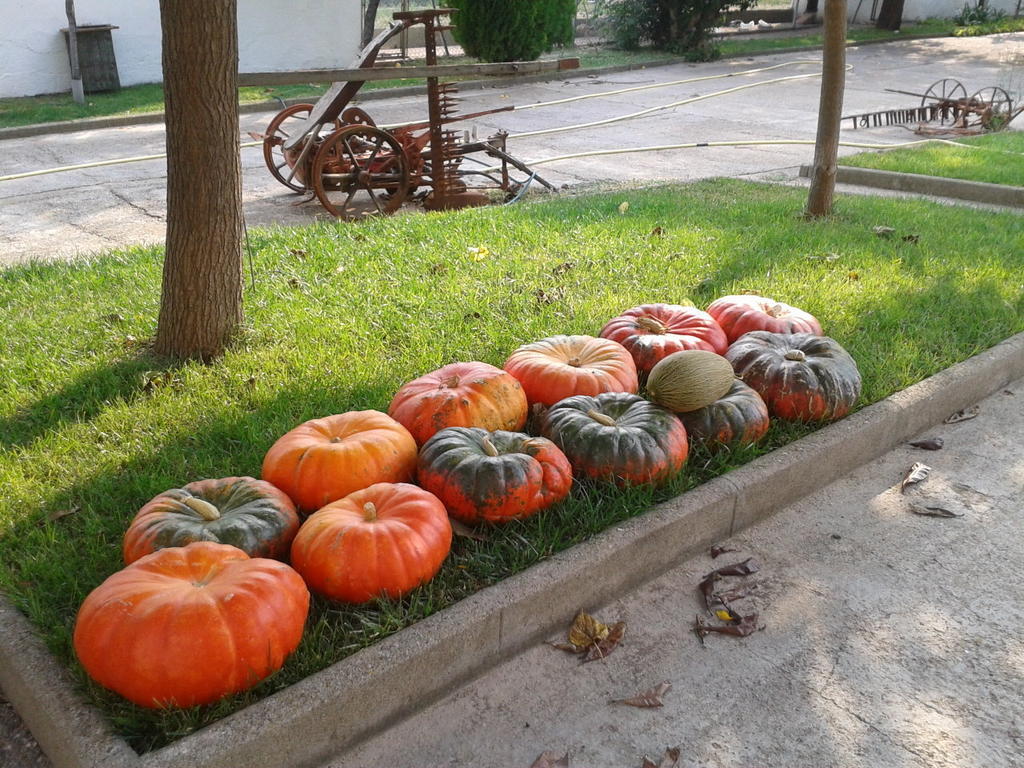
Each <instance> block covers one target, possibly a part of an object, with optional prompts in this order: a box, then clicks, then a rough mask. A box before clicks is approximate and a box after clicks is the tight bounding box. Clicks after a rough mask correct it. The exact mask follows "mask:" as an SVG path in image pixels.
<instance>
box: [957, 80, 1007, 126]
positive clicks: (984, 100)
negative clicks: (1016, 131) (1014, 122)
mask: <svg viewBox="0 0 1024 768" xmlns="http://www.w3.org/2000/svg"><path fill="white" fill-rule="evenodd" d="M971 108H972V114H971V115H969V116H968V120H967V124H968V125H970V126H978V125H980V126H981V127H982V128H985V129H986V130H990V131H998V130H999V129H1000V128H1002V127H1003V126H1005V125H1006V124H1007V122H1008V121H1009V119H1010V113H1011V112H1013V100H1012V99H1011V98H1010V94H1009V93H1007V92H1006V91H1005V90H1004V89H1002V88H1000V87H999V86H998V85H992V86H989V87H988V88H982V89H981V90H980V91H977V92H976V93H975V94H974V95H973V96H971Z"/></svg>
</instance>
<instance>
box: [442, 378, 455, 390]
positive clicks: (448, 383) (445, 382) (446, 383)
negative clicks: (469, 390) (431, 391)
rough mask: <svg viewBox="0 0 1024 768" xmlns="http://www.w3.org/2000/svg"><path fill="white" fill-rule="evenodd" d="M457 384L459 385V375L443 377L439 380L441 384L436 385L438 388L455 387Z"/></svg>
mask: <svg viewBox="0 0 1024 768" xmlns="http://www.w3.org/2000/svg"><path fill="white" fill-rule="evenodd" d="M457 386H459V377H458V376H449V377H448V378H447V379H444V380H443V381H442V382H441V384H440V385H439V386H438V389H445V388H447V389H455V388H456V387H457Z"/></svg>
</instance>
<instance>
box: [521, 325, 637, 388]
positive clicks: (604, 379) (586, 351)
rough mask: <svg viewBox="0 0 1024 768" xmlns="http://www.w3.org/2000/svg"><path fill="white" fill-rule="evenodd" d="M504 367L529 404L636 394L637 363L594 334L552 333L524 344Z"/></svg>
mask: <svg viewBox="0 0 1024 768" xmlns="http://www.w3.org/2000/svg"><path fill="white" fill-rule="evenodd" d="M505 370H506V371H508V372H509V373H511V374H512V375H513V376H515V377H516V378H517V379H519V382H520V383H521V384H522V385H523V390H525V392H526V399H527V400H529V401H530V402H531V403H542V404H543V405H554V404H555V403H557V402H558V401H559V400H564V399H565V398H567V397H572V396H573V395H591V396H594V395H599V394H601V393H602V392H630V393H634V394H635V393H636V391H637V389H639V382H638V381H637V375H636V364H635V363H634V362H633V358H632V356H631V355H630V354H629V352H628V351H627V350H626V348H625V347H623V346H622V345H621V344H619V343H618V342H615V341H611V340H610V339H599V338H595V337H594V336H551V337H550V338H547V339H541V340H540V341H535V342H533V343H532V344H524V345H523V346H521V347H519V349H517V350H516V351H515V352H513V353H512V355H511V356H510V357H509V359H508V360H506V361H505Z"/></svg>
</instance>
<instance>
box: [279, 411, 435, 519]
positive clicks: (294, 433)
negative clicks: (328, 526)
mask: <svg viewBox="0 0 1024 768" xmlns="http://www.w3.org/2000/svg"><path fill="white" fill-rule="evenodd" d="M416 457H417V450H416V441H415V440H413V438H412V435H410V434H409V430H407V429H406V428H405V427H403V426H402V425H401V424H399V423H398V422H397V421H395V420H394V419H392V418H391V417H390V416H388V415H387V414H384V413H381V412H380V411H349V412H348V413H340V414H337V415H335V416H328V417H326V418H323V419H312V420H310V421H307V422H306V423H304V424H300V425H299V426H297V427H296V428H295V429H293V430H291V431H290V432H288V433H286V434H285V435H282V436H281V437H280V438H279V439H278V441H277V442H276V443H274V444H273V445H272V446H271V447H270V450H269V451H267V455H266V456H265V457H264V459H263V479H264V480H266V481H267V482H269V483H273V484H274V485H276V486H277V487H278V488H280V489H281V490H282V491H284V492H285V493H287V494H288V496H289V497H291V500H292V501H294V502H295V503H296V505H298V506H299V507H300V508H301V509H303V510H306V511H308V512H312V511H315V510H317V509H320V507H322V506H323V505H324V504H328V503H330V502H332V501H335V500H337V499H340V498H342V497H343V496H347V495H348V494H350V493H352V492H353V491H358V490H360V489H362V488H367V487H369V486H371V485H373V484H374V483H401V482H405V481H407V480H411V479H412V478H413V476H414V475H415V474H416Z"/></svg>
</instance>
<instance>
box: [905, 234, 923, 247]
mask: <svg viewBox="0 0 1024 768" xmlns="http://www.w3.org/2000/svg"><path fill="white" fill-rule="evenodd" d="M900 240H902V241H903V242H904V243H913V244H914V245H917V244H918V242H920V240H921V236H920V235H904V236H903V237H901V238H900Z"/></svg>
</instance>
